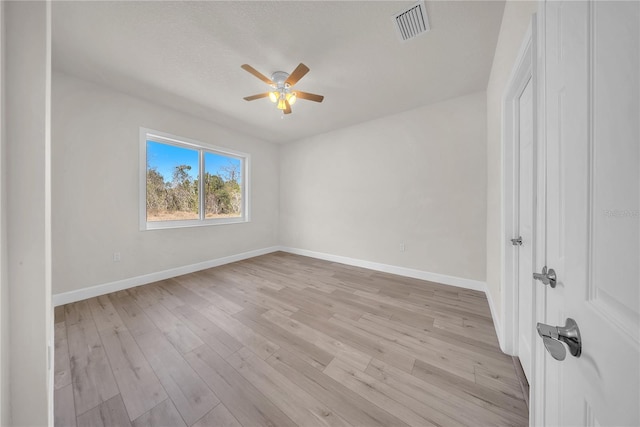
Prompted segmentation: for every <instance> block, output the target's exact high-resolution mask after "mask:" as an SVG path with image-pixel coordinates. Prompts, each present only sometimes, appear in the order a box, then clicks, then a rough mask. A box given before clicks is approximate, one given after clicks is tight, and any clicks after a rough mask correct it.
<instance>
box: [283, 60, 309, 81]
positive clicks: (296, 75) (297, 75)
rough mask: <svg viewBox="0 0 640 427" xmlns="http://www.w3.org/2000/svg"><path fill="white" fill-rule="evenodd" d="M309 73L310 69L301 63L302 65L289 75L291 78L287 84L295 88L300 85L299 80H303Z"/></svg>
mask: <svg viewBox="0 0 640 427" xmlns="http://www.w3.org/2000/svg"><path fill="white" fill-rule="evenodd" d="M308 72H309V67H307V66H306V65H304V64H303V63H302V62H301V63H300V65H298V66H297V67H296V69H295V70H293V73H291V74H289V78H288V79H287V81H285V84H288V85H289V86H293V85H294V84H296V83H298V80H300V79H301V78H303V77H304V75H305V74H307V73H308Z"/></svg>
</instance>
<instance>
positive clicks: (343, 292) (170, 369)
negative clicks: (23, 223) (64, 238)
mask: <svg viewBox="0 0 640 427" xmlns="http://www.w3.org/2000/svg"><path fill="white" fill-rule="evenodd" d="M55 314H56V316H55V317H56V318H55V322H56V323H55V328H56V329H55V425H56V426H98V427H99V426H135V427H142V426H198V427H201V426H245V427H254V426H278V427H279V426H283V427H284V426H294V425H299V426H327V425H331V426H350V425H351V426H405V425H410V426H431V425H439V426H458V425H470V426H481V425H487V426H494V425H510V426H525V425H527V424H528V418H527V407H526V404H525V401H524V399H523V396H522V391H521V388H520V385H519V383H518V380H517V377H516V372H515V369H514V366H513V363H512V360H511V357H509V356H507V355H505V354H503V353H501V352H500V349H499V347H498V342H497V339H496V335H495V330H494V326H493V323H492V320H491V315H490V312H489V307H488V304H487V300H486V298H485V296H484V294H483V293H481V292H476V291H470V290H465V289H461V288H456V287H451V286H445V285H439V284H435V283H431V282H425V281H421V280H415V279H409V278H406V277H400V276H394V275H391V274H386V273H380V272H375V271H370V270H365V269H361V268H356V267H351V266H346V265H342V264H336V263H331V262H327V261H321V260H317V259H313V258H307V257H302V256H297V255H291V254H286V253H281V252H277V253H273V254H269V255H265V256H261V257H257V258H253V259H250V260H246V261H241V262H236V263H233V264H228V265H225V266H221V267H216V268H212V269H209V270H204V271H200V272H197V273H192V274H188V275H185V276H181V277H176V278H174V279H169V280H164V281H161V282H157V283H153V284H150V285H146V286H140V287H137V288H133V289H129V290H126V291H120V292H116V293H113V294H110V295H104V296H101V297H97V298H92V299H89V300H85V301H80V302H77V303H73V304H68V305H65V306H62V307H57V308H56V312H55Z"/></svg>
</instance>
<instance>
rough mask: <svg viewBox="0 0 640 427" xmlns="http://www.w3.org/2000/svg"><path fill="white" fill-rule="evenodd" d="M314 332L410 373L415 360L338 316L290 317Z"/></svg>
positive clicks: (389, 343)
mask: <svg viewBox="0 0 640 427" xmlns="http://www.w3.org/2000/svg"><path fill="white" fill-rule="evenodd" d="M291 318H292V319H295V320H298V321H300V322H302V323H304V324H305V325H307V326H310V327H312V328H313V329H315V330H318V331H321V332H324V333H325V334H327V335H328V336H330V337H332V338H335V339H337V340H339V341H341V342H348V343H349V345H351V346H353V347H354V348H356V349H357V350H359V351H361V352H363V353H365V354H368V355H369V356H371V357H377V358H378V359H381V360H385V361H387V362H389V363H391V364H392V365H394V366H396V367H398V368H400V369H404V370H406V371H407V372H411V369H413V364H414V362H415V360H416V359H415V358H414V357H413V356H412V355H411V354H409V353H408V352H403V351H398V349H397V346H395V345H394V343H393V342H391V341H385V340H382V339H380V338H379V337H377V336H375V335H374V334H371V333H369V332H368V331H365V330H362V329H357V328H354V327H353V326H352V325H351V324H350V323H349V322H350V319H348V318H346V317H342V316H339V315H336V316H333V317H331V319H329V320H323V319H315V318H312V317H311V316H308V315H307V314H305V313H303V312H298V313H296V314H295V315H293V316H291Z"/></svg>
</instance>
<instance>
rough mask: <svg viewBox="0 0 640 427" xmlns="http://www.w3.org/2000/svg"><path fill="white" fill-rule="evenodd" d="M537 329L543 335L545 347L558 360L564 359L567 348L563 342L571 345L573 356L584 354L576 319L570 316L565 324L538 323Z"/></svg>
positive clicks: (568, 345)
mask: <svg viewBox="0 0 640 427" xmlns="http://www.w3.org/2000/svg"><path fill="white" fill-rule="evenodd" d="M536 329H537V330H538V335H540V336H541V337H542V342H543V343H544V346H545V348H546V349H547V351H548V352H549V353H550V354H551V357H553V358H554V359H556V360H564V358H565V357H566V356H567V350H566V349H565V348H564V345H562V343H565V344H566V345H567V347H569V352H570V353H571V355H572V356H575V357H580V355H581V354H582V339H581V338H580V329H579V328H578V324H577V323H576V321H575V320H573V319H571V318H568V319H567V320H566V322H565V325H564V326H550V325H546V324H544V323H538V325H537V327H536Z"/></svg>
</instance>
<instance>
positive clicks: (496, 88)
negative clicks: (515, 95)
mask: <svg viewBox="0 0 640 427" xmlns="http://www.w3.org/2000/svg"><path fill="white" fill-rule="evenodd" d="M536 10H537V3H536V2H533V1H508V2H506V4H505V7H504V15H503V17H502V25H501V27H500V35H499V36H498V43H497V45H496V52H495V56H494V59H493V65H492V68H491V75H490V77H489V84H488V85H487V147H486V150H487V151H486V156H487V223H486V231H487V248H486V251H487V289H488V291H489V297H490V298H491V299H492V301H493V303H494V306H495V309H496V313H495V314H496V315H498V316H501V313H502V306H501V298H502V286H503V284H502V283H501V277H500V275H501V271H502V261H501V259H500V257H501V255H500V250H501V246H502V245H504V244H506V242H507V236H503V235H502V230H501V224H500V221H501V214H502V205H501V200H500V197H501V195H500V189H501V185H502V157H501V149H502V97H503V95H504V92H505V89H506V85H507V83H508V79H509V75H510V74H511V70H512V69H513V66H514V63H515V60H516V57H517V56H518V52H519V51H520V46H521V45H522V42H523V40H524V36H525V33H526V31H527V28H528V27H529V24H530V22H531V15H532V14H533V13H535V12H536ZM510 237H511V236H509V238H510Z"/></svg>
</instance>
